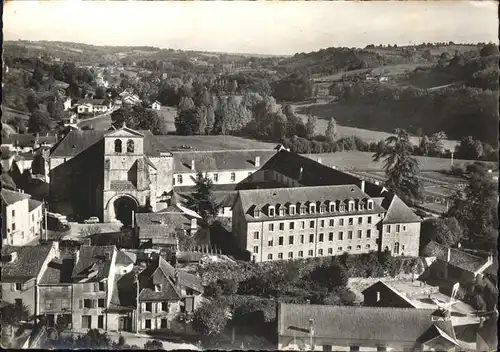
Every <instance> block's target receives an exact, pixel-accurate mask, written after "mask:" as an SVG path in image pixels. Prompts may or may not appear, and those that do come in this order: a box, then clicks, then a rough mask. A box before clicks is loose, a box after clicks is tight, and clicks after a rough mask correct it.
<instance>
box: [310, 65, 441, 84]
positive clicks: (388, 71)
mask: <svg viewBox="0 0 500 352" xmlns="http://www.w3.org/2000/svg"><path fill="white" fill-rule="evenodd" d="M429 66H432V64H423V63H420V64H398V65H388V66H380V67H377V68H374V69H366V68H363V69H359V70H352V71H345V72H339V73H336V74H333V75H329V76H322V77H316V78H314V79H313V80H314V81H320V82H324V81H332V82H333V81H339V80H340V79H341V78H342V76H344V75H345V76H346V77H350V76H355V75H359V74H362V73H363V72H368V71H371V72H372V73H371V74H372V75H375V76H378V75H380V76H385V77H391V76H397V75H400V74H402V73H405V72H406V71H414V70H415V69H416V68H417V67H429Z"/></svg>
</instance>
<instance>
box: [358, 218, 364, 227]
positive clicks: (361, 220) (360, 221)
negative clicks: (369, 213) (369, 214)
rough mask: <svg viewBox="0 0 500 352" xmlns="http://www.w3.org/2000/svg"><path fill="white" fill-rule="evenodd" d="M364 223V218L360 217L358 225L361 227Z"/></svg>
mask: <svg viewBox="0 0 500 352" xmlns="http://www.w3.org/2000/svg"><path fill="white" fill-rule="evenodd" d="M362 223H363V217H361V216H360V217H358V225H361V224H362Z"/></svg>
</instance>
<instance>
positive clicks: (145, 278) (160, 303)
mask: <svg viewBox="0 0 500 352" xmlns="http://www.w3.org/2000/svg"><path fill="white" fill-rule="evenodd" d="M138 279H139V296H138V303H139V306H138V308H137V311H138V312H137V314H138V321H139V324H138V327H139V330H143V331H144V330H155V329H164V328H165V329H167V328H170V326H171V325H170V324H171V322H172V320H173V319H174V318H175V317H177V316H178V315H179V314H181V313H186V314H188V315H189V314H190V313H192V312H193V311H194V310H195V309H196V307H197V306H198V305H199V303H200V300H201V294H202V293H203V291H204V290H203V286H202V284H201V280H200V279H199V278H198V277H197V276H196V275H193V274H189V273H186V272H184V271H180V270H176V269H175V268H174V267H172V266H171V265H170V264H169V263H167V262H166V261H165V259H163V258H162V257H161V256H158V257H157V258H155V259H154V260H153V262H152V263H151V264H150V265H149V266H148V267H147V268H146V269H144V270H143V271H142V272H141V273H139V275H138Z"/></svg>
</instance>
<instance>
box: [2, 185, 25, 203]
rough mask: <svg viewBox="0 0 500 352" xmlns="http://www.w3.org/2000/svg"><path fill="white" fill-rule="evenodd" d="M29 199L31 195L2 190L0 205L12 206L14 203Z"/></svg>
mask: <svg viewBox="0 0 500 352" xmlns="http://www.w3.org/2000/svg"><path fill="white" fill-rule="evenodd" d="M30 198H31V195H29V194H27V193H21V192H16V191H11V190H10V189H4V188H2V203H3V204H5V205H12V204H14V203H17V202H20V201H23V200H25V199H30Z"/></svg>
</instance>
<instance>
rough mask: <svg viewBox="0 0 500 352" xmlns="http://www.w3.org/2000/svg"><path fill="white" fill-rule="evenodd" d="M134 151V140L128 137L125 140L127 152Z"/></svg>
mask: <svg viewBox="0 0 500 352" xmlns="http://www.w3.org/2000/svg"><path fill="white" fill-rule="evenodd" d="M133 152H134V141H133V140H131V139H129V140H128V141H127V153H133Z"/></svg>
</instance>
